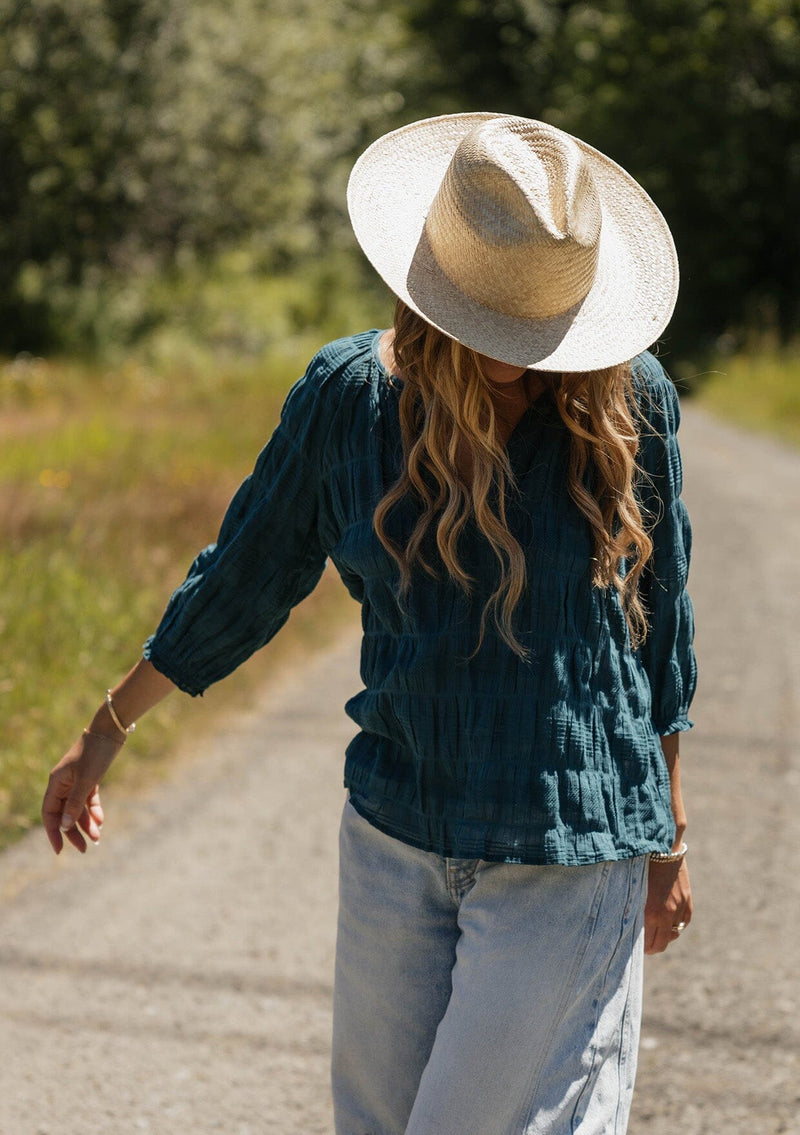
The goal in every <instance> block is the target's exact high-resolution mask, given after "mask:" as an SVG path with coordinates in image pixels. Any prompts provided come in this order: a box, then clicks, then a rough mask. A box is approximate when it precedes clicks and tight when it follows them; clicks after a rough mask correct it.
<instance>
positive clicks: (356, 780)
mask: <svg viewBox="0 0 800 1135" xmlns="http://www.w3.org/2000/svg"><path fill="white" fill-rule="evenodd" d="M379 336H380V332H378V331H370V332H367V333H364V334H360V335H354V336H352V337H350V338H347V339H341V340H339V341H337V342H335V343H330V344H328V345H327V346H326V347H324V348H323V349H322V350H321V351H320V352H319V354H317V355H316V357H315V358H314V359H313V360H312V361H311V364H310V366H309V368H308V370H307V372H306V374H305V375H304V377H303V378H301V379H300V380H299V381H298V382H297V383H296V384H295V385H294V386H293V387H292V389H291V391H290V392H289V395H288V397H287V399H286V402H285V405H284V408H283V411H282V416H281V420H280V423H279V425H278V426H277V428H276V430H275V432H274V434H273V435H272V438H271V439H270V441H269V442H268V444H267V446H266V447H265V449H264V450H263V452H262V453H261V455H260V457H259V458H258V462H257V464H256V466H255V469H254V471H253V473H252V474H251V476H250V477H249V478H248V479H247V480H246V481H245V482H244V484H243V485H242V486H241V488H240V489H239V490H238V492H237V493H236V495H235V496H234V498H233V500H232V502H231V504H230V506H229V508H228V511H227V513H226V515H225V518H224V520H223V523H222V528H221V530H220V533H219V537H218V539H217V542H216V543H215V544H212V545H211V546H210V547H208V548H206V549H205V550H204V551H203V552H201V553H200V555H199V556H198V557H197V559H196V560H195V562H194V563H193V564H192V566H191V569H190V571H189V574H188V576H187V577H186V580H185V581H184V583H183V584H181V586H180V587H179V588H178V589H177V591H176V592H175V593H174V595H173V596H172V598H171V600H170V602H169V605H168V607H167V610H166V612H165V614H164V617H163V619H162V621H161V624H160V626H159V627H158V629H157V631H156V633H155V634H154V635H153V636H152V637H151V638H149V639H148V641H147V643H146V644H145V657H147V658H149V659H150V661H151V662H152V663H153V664H154V666H155V667H156V668H157V669H158V670H160V671H161V672H162V673H164V674H165V675H167V677H169V678H171V679H172V681H173V682H174V683H175V684H176V685H178V686H179V687H180V688H181V689H183V690H186V691H187V692H189V693H191V694H198V693H202V691H203V690H204V689H205V688H206V687H207V686H209V685H210V684H211V683H212V682H216V681H218V680H219V679H220V678H222V677H224V676H225V675H226V674H228V673H230V671H232V670H233V669H234V668H235V667H236V666H238V665H239V663H241V662H242V661H243V660H244V659H245V658H247V657H248V656H249V655H250V654H252V653H253V651H255V650H257V649H258V648H259V647H261V646H263V645H264V644H265V643H266V642H268V641H269V640H270V639H271V638H272V637H273V635H275V634H276V632H277V631H278V630H279V629H280V627H281V626H282V625H283V624H284V622H285V621H286V619H287V618H288V615H289V612H290V610H291V608H292V607H293V606H294V605H295V604H296V603H298V602H299V601H300V600H301V599H302V598H303V597H304V596H306V595H307V594H308V593H309V592H310V591H311V590H312V589H313V587H314V586H315V584H316V583H317V581H318V580H319V578H320V575H321V573H322V570H323V567H324V565H325V561H326V559H327V558H328V557H330V559H331V560H332V561H333V563H334V564H335V565H336V568H337V569H338V571H339V573H340V575H341V577H342V579H343V580H344V583H345V584H346V586H347V588H348V589H349V591H350V594H351V595H352V596H353V597H354V598H355V599H356V600H357V601H358V602H359V603H360V604H361V617H362V624H363V632H364V634H363V644H362V650H361V680H362V682H363V689H361V690H360V691H359V692H356V693H355V694H354V696H353V697H352V698H351V699H350V700H349V701H348V702H347V705H346V707H345V708H346V711H347V713H348V714H349V715H350V717H352V719H353V720H354V721H355V723H356V724H357V726H358V728H359V731H358V733H357V735H356V736H355V737H354V738H353V740H352V741H351V743H350V745H349V746H348V748H347V752H346V761H345V773H344V781H345V785H346V786H347V787H348V788H349V790H350V795H351V800H352V802H353V804H354V806H355V807H356V808H357V809H358V811H359V812H360V813H361V814H362V815H363V816H364V817H365V818H366V819H367V820H369V821H370V822H371V823H372V824H374V825H375V826H376V827H377V828H379V829H381V830H382V831H384V832H386V833H388V834H389V835H392V836H395V837H396V838H398V839H400V840H404V841H405V842H407V843H410V844H413V845H414V846H417V847H421V848H424V849H426V850H430V851H434V852H437V853H438V854H440V855H443V856H458V857H466V858H480V859H488V860H501V861H507V862H521V863H562V864H581V863H593V862H597V861H600V860H606V859H622V858H626V857H629V856H634V855H641V854H644V853H646V852H648V851H656V850H659V851H664V850H667V849H668V848H669V847H670V845H671V843H672V840H673V835H674V826H673V820H672V815H671V811H670V792H669V778H668V775H667V770H666V765H665V762H664V758H663V754H662V751H661V745H660V741H659V735H660V734H667V733H672V732H676V731H678V730H684V729H688V728H690V726H691V724H692V723H691V722H690V720H689V719H688V717H687V712H688V708H689V704H690V702H691V699H692V695H693V692H694V688H695V680H696V666H695V659H694V654H693V650H692V636H693V615H692V606H691V602H690V600H689V597H688V595H687V592H686V578H687V572H688V565H689V552H690V543H691V534H690V527H689V521H688V518H687V514H686V510H685V507H684V505H683V503H682V501H681V499H680V491H681V461H680V455H679V451H678V445H677V442H676V436H675V435H676V431H677V428H678V421H679V409H678V399H677V394H676V391H675V387H674V386H673V384H672V383H671V382H670V380H669V379H668V378H667V377H666V376H665V374H664V372H663V370H662V368H661V366H660V364H659V363H658V362H657V361H656V359H655V358H654V357H653V356H652V355H650V354H648V353H645V354H642V355H640V356H639V357H638V358H637V359H635V360H634V363H633V371H634V377H635V384H636V389H637V392H638V395H637V396H638V397H640V398H641V406H642V409H643V411H644V413H645V415H646V418H647V421H648V426H647V427H646V428H643V430H642V438H641V448H640V455H639V463H640V465H641V467H642V470H643V476H642V477H641V480H640V485H639V490H638V491H639V494H640V500H641V503H642V504H643V506H644V507H645V508H646V509H647V510H648V512H649V513H651V514H652V515H653V516H655V517H657V520H656V523H655V526H654V528H653V530H652V537H653V540H654V544H655V552H654V555H653V559H652V561H651V563H650V565H649V567H648V569H647V572H646V579H645V583H644V599H645V602H646V605H647V608H648V610H649V612H650V616H651V628H652V629H651V632H650V635H649V637H648V639H647V642H646V643H645V645H644V647H643V648H641V649H639V650H633V649H632V648H631V644H630V639H629V635H628V629H627V625H626V622H625V618H624V615H623V612H622V608H621V605H620V602H619V598H618V595H617V593H616V591H615V590H613V589H611V590H603V589H599V588H597V587H594V586H593V585H592V582H591V559H592V554H593V544H592V538H591V533H590V528H589V525H588V523H587V521H586V520H585V518H584V517H583V515H582V514H581V513H580V511H579V510H578V509H577V507H576V506H575V504H574V503H573V502H572V500H571V499H570V497H569V494H568V492H567V461H568V452H569V435H568V431H567V429H566V427H565V426H564V424H563V423H562V421H561V419H560V417H559V414H558V410H557V408H556V406H555V403H554V401H553V399H552V397H551V396H550V395H549V394H547V393H546V394H543V395H542V396H541V397H540V398H538V399H537V401H536V402H535V403H534V404H533V406H531V407H530V408H529V409H528V410H527V411H526V413H525V414H524V415H523V417H522V419H521V420H520V422H519V424H518V425H517V427H516V429H515V431H514V433H513V434H512V436H511V438H510V439H509V442H508V454H509V459H510V462H511V466H512V469H513V471H514V475H515V478H516V482H517V486H518V491H517V492H516V493H513V492H511V493H510V494H509V500H508V502H507V520H508V524H509V528H510V529H511V531H512V532H513V534H514V536H515V537H516V539H517V540H518V541H519V542H520V545H521V546H522V548H523V550H524V553H525V557H526V563H527V588H526V591H525V593H524V595H523V598H522V600H521V601H520V603H519V605H518V607H517V610H516V612H515V617H514V626H515V631H516V633H517V636H518V638H519V639H520V641H522V642H523V643H524V644H525V646H527V647H528V649H529V651H530V654H529V657H528V659H527V660H524V661H523V660H521V659H520V658H519V657H518V656H517V655H515V654H514V653H513V652H512V651H511V650H509V648H508V647H507V646H506V645H505V643H504V642H503V641H502V639H501V638H500V637H499V636H498V635H497V634H496V633H495V631H494V630H493V627H492V624H491V621H489V623H488V626H487V631H486V635H485V638H484V641H483V644H482V646H481V647H480V649H479V650H478V652H477V654H474V655H473V650H474V648H475V645H476V643H477V641H478V630H479V623H480V614H481V610H482V608H483V605H484V602H485V600H486V598H487V597H488V595H489V594H490V593H491V591H492V590H493V588H494V586H495V583H496V571H497V567H496V563H495V560H494V557H493V554H492V553H491V550H490V549H489V548H488V546H487V544H486V542H485V540H484V539H483V538H482V537H481V535H480V533H479V532H478V531H477V529H476V528H475V527H474V526H468V528H467V530H466V531H465V532H464V534H463V536H462V542H461V545H460V553H461V555H462V560H463V562H464V564H465V566H466V567H467V569H468V570H469V572H470V574H471V575H473V576H474V578H475V579H476V580H477V581H478V582H477V584H476V585H475V588H474V591H473V594H472V596H471V597H467V596H465V595H464V593H463V592H462V591H461V590H460V589H459V587H458V586H456V585H455V584H454V583H453V582H452V581H451V580H450V578H449V577H448V575H447V573H446V572H445V571H444V568H443V567H442V569H441V570H440V572H439V573H438V578H436V579H433V578H430V577H429V576H428V575H427V574H426V573H424V572H423V571H421V570H420V571H418V572H416V574H415V576H414V578H413V580H412V585H411V588H410V591H409V594H408V597H407V600H406V602H405V604H400V603H398V600H397V598H396V588H397V583H398V572H397V569H396V566H395V563H394V561H393V560H392V558H391V556H389V555H388V553H387V552H386V551H385V550H384V549H383V547H382V545H381V544H380V542H379V541H378V539H377V537H376V535H375V533H374V530H373V527H372V514H373V511H374V509H375V506H376V504H377V503H378V501H379V500H380V499H381V498H382V496H383V495H384V494H385V492H386V491H387V489H388V488H389V486H390V485H391V484H392V483H393V482H394V481H395V480H396V478H397V475H398V471H399V468H400V462H401V444H400V426H399V419H398V397H399V392H398V391H399V384H398V383H397V380H393V381H390V380H389V376H388V375H387V374H386V372H385V371H384V369H383V367H382V365H381V363H380V361H379V358H378V354H377V342H378V338H379ZM417 507H418V506H417V504H416V503H415V501H414V500H413V499H410V498H409V499H407V500H406V501H405V502H404V503H402V504H401V505H399V506H397V507H396V508H395V509H394V510H393V511H392V512H391V513H390V514H389V518H388V521H387V528H388V530H389V533H390V535H392V536H393V537H394V538H395V539H396V540H398V541H402V540H403V539H404V538H406V537H407V536H408V534H409V533H410V531H411V529H412V528H413V525H414V521H415V518H416V515H417ZM428 556H429V557H434V558H435V547H434V548H433V549H432V548H428ZM470 655H473V656H472V657H470ZM308 693H309V698H310V699H311V698H313V696H314V691H313V690H309V692H308ZM300 810H302V805H301V806H300Z"/></svg>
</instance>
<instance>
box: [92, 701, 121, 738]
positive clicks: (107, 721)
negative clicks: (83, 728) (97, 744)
mask: <svg viewBox="0 0 800 1135" xmlns="http://www.w3.org/2000/svg"><path fill="white" fill-rule="evenodd" d="M88 732H89V733H90V734H92V735H93V736H95V737H100V736H102V737H106V738H107V739H108V740H109V741H113V742H114V743H115V744H119V745H124V744H125V742H126V740H127V739H128V735H127V733H123V732H121V731H120V730H119V729H118V728H117V726H116V723H115V722H114V719H113V718H112V716H111V713H110V711H109V708H108V706H107V705H106V704H105V702H104V703H103V705H101V706H100V708H99V709H98V711H97V713H96V714H95V715H94V717H93V718H92V720H91V721H90V722H89V726H88Z"/></svg>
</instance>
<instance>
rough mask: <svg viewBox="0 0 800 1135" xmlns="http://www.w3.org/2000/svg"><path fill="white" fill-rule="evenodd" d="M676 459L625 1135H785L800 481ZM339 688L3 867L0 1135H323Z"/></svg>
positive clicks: (736, 462)
mask: <svg viewBox="0 0 800 1135" xmlns="http://www.w3.org/2000/svg"><path fill="white" fill-rule="evenodd" d="M682 442H683V450H684V464H685V470H686V479H687V489H686V499H687V501H688V504H689V507H690V510H691V513H692V517H693V521H694V527H695V553H694V565H693V572H692V593H693V597H694V600H695V607H696V611H697V618H698V637H697V648H698V654H699V658H700V665H701V684H700V689H699V692H698V696H697V699H696V702H695V705H694V710H693V715H694V718H695V720H696V721H697V728H696V729H695V730H694V731H693V732H692V733H690V734H689V735H687V736H686V737H685V738H683V742H684V743H683V753H684V762H683V763H684V766H685V781H686V784H685V788H686V792H687V795H688V802H689V806H690V828H691V831H690V833H689V835H688V839H689V841H690V844H691V863H692V870H693V879H694V886H695V892H696V916H695V921H694V922H693V924H692V926H691V928H690V929H689V930H688V931H687V932H686V934H685V935H684V937H683V938H682V940H681V941H680V942H679V943H677V944H676V945H675V946H673V947H672V948H671V949H670V951H669V952H668V953H667V954H666V955H663V956H660V957H657V958H651V959H648V966H647V980H648V993H647V1000H646V1011H645V1022H644V1029H643V1040H642V1052H641V1060H640V1072H639V1081H638V1092H637V1100H636V1104H635V1109H634V1116H633V1118H632V1121H631V1126H630V1135H675V1133H676V1132H680V1135H775V1133H778V1132H784V1133H791V1135H800V1025H799V1024H798V1021H799V1020H800V997H799V996H798V969H799V968H800V945H799V944H798V943H800V870H798V848H799V847H800V757H799V755H798V742H797V738H798V724H799V723H798V704H799V703H800V697H799V694H800V604H798V593H799V592H800V587H798V584H800V568H798V564H800V454H798V453H796V452H792V451H790V450H788V449H784V448H781V447H779V446H778V445H776V444H775V443H773V442H770V441H768V440H763V439H760V438H755V437H750V436H747V435H746V434H744V433H742V432H740V431H738V430H735V429H734V428H732V427H730V426H726V425H722V424H719V423H718V422H716V421H715V420H713V419H712V418H710V417H708V416H706V415H705V414H704V413H703V412H702V411H700V410H698V409H695V408H694V407H687V408H686V410H685V414H684V425H683V427H682ZM357 688H358V677H357V632H356V628H355V627H353V629H352V630H351V631H348V632H347V633H345V635H344V636H343V638H342V639H341V641H340V642H339V643H338V644H337V645H336V647H335V648H334V649H332V650H329V651H327V652H326V653H325V654H324V655H320V656H319V657H318V658H316V659H315V660H313V661H312V662H311V663H309V664H308V665H307V666H306V667H304V668H303V669H302V670H298V671H296V672H294V673H291V674H287V675H285V676H284V677H283V678H282V679H281V680H280V682H279V683H275V684H273V685H271V686H270V687H269V688H268V689H267V690H265V691H264V692H263V695H262V697H261V699H260V700H259V701H258V702H257V703H256V704H254V705H253V706H252V708H251V710H250V711H249V712H248V713H247V714H245V715H239V716H237V717H236V718H235V719H227V720H224V721H222V722H221V723H220V725H219V727H218V729H216V730H215V732H214V735H213V736H209V735H208V734H207V733H205V732H204V731H203V730H201V729H198V731H197V734H196V735H194V736H193V737H190V738H187V739H186V754H184V755H183V756H179V758H178V760H177V761H176V764H175V766H174V768H173V771H172V773H171V776H170V779H169V780H168V781H167V782H165V783H164V784H161V785H160V786H159V787H158V789H157V790H156V791H153V792H151V794H150V795H146V796H139V797H137V798H134V799H132V798H128V799H126V800H122V799H118V798H116V797H115V796H113V795H112V796H110V797H107V800H106V804H107V811H108V813H109V814H108V819H107V823H106V829H105V832H104V835H103V840H102V843H101V845H100V846H99V847H98V848H97V849H94V848H92V849H90V851H89V852H88V853H87V855H86V856H85V857H79V856H77V855H71V854H64V855H62V856H61V857H60V858H59V859H58V860H57V859H55V857H53V856H52V855H51V854H50V852H49V850H48V849H47V847H46V843H45V839H44V836H43V835H42V833H41V832H35V833H32V834H31V836H30V837H29V838H27V839H26V840H24V841H23V842H22V843H21V844H19V845H17V846H16V847H14V848H12V849H11V850H10V851H9V852H7V853H6V854H5V855H4V856H2V857H0V1135H129V1133H130V1135H135V1133H138V1132H151V1133H154V1135H211V1133H212V1132H218V1131H225V1132H227V1133H229V1135H301V1133H302V1135H316V1133H320V1135H323V1133H325V1135H330V1132H331V1129H332V1128H331V1117H330V1104H329V1099H328V1085H327V1077H328V1045H329V1032H330V1001H331V973H332V962H333V945H334V923H335V897H336V852H335V847H336V830H337V826H338V818H339V812H340V809H341V805H342V802H343V791H342V788H341V768H342V751H343V749H344V746H345V744H346V742H347V740H348V739H349V737H350V736H351V727H350V723H349V722H348V720H347V719H346V718H345V716H344V714H343V712H342V708H341V707H342V705H343V703H344V701H345V699H346V697H347V696H349V694H351V693H352V692H353V691H354V690H355V689H357ZM141 733H142V735H141V736H137V739H136V744H137V745H141V744H144V743H145V735H146V727H144V728H143V729H142V731H141ZM54 740H55V739H54ZM190 750H191V751H192V752H191V756H189V755H187V754H188V753H189V751H190ZM57 755H58V754H57V753H56V752H54V753H53V757H54V759H55V757H56V756H57ZM126 756H127V755H126ZM129 759H135V758H134V751H133V750H132V751H131V753H130V755H129ZM298 806H300V808H301V810H302V812H303V814H304V815H306V816H308V817H310V818H309V819H308V821H307V822H306V823H305V824H304V825H298V824H297V823H296V822H295V816H296V813H297V811H298ZM70 850H71V849H70ZM465 1135H493V1133H491V1132H481V1133H465Z"/></svg>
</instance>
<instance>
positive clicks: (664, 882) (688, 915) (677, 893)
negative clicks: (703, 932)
mask: <svg viewBox="0 0 800 1135" xmlns="http://www.w3.org/2000/svg"><path fill="white" fill-rule="evenodd" d="M691 921H692V888H691V885H690V883H689V868H688V866H687V865H686V859H685V858H683V859H680V860H678V862H677V863H664V862H660V863H659V862H657V861H653V860H651V861H650V869H649V873H648V879H647V903H646V904H645V908H644V952H645V953H646V954H660V953H661V952H662V951H663V950H666V948H667V946H668V945H669V944H670V942H675V941H677V939H678V938H680V936H681V932H682V931H683V930H685V928H686V927H687V926H688V925H689V923H690V922H691Z"/></svg>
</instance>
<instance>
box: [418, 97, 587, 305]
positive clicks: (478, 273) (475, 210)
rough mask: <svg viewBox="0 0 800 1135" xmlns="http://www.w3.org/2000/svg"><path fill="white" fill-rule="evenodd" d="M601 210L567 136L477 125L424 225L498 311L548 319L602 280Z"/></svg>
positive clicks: (442, 256) (436, 251) (498, 123)
mask: <svg viewBox="0 0 800 1135" xmlns="http://www.w3.org/2000/svg"><path fill="white" fill-rule="evenodd" d="M601 228H602V211H601V206H600V199H599V195H598V193H597V190H596V188H595V184H594V179H593V177H592V173H591V170H590V168H589V165H588V162H587V161H586V159H585V157H584V155H583V152H582V151H581V149H580V148H579V146H578V145H577V144H576V143H575V142H574V141H573V140H572V139H571V138H570V137H569V136H568V135H565V134H564V133H563V132H561V131H559V130H556V129H555V128H553V127H549V126H547V125H546V124H545V123H540V122H534V121H533V120H530V119H513V118H500V119H495V120H491V121H488V122H483V123H480V124H479V125H477V126H476V127H474V128H473V129H472V130H471V131H470V132H469V133H468V134H467V135H466V136H465V137H464V138H463V139H462V140H461V142H460V143H459V145H458V146H457V148H456V150H455V152H454V154H453V157H452V159H451V161H450V164H449V166H448V168H447V171H446V173H445V176H444V178H443V180H442V182H441V185H440V186H439V189H438V191H437V193H436V195H435V197H434V199H433V201H432V203H431V206H430V209H429V211H428V215H427V217H426V219H425V226H424V230H423V239H424V240H426V241H427V243H428V245H429V246H430V250H431V252H432V254H433V256H434V258H435V259H436V262H437V263H438V265H439V267H440V268H441V270H442V271H443V272H444V274H445V275H446V276H447V277H448V279H450V280H451V281H452V283H453V284H455V285H456V287H457V288H459V289H461V290H462V291H463V292H464V293H465V294H466V295H468V296H471V297H472V299H474V300H477V302H478V303H480V304H483V305H484V306H485V307H488V308H490V309H491V310H493V311H497V312H499V313H501V314H504V315H509V316H515V317H519V318H523V319H548V318H551V317H553V316H557V315H562V314H564V313H565V312H567V311H569V310H570V309H572V308H574V307H576V306H577V305H579V304H580V303H581V302H582V301H583V300H584V299H585V298H586V296H587V295H588V293H589V291H590V290H591V287H592V284H593V282H594V279H595V274H596V270H597V260H598V254H599V248H600V232H601Z"/></svg>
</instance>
